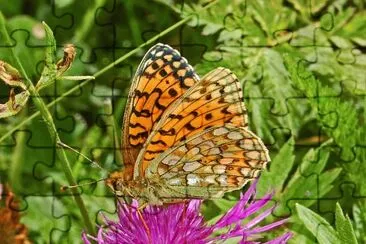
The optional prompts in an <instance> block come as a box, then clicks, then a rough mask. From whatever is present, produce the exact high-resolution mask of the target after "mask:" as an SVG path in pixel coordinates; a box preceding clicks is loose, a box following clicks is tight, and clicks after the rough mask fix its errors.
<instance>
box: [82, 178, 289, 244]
mask: <svg viewBox="0 0 366 244" xmlns="http://www.w3.org/2000/svg"><path fill="white" fill-rule="evenodd" d="M255 187H256V181H255V182H254V183H253V184H252V185H251V186H250V188H249V189H248V191H247V192H246V193H245V194H242V195H241V197H240V200H239V202H238V203H237V204H236V205H235V206H234V207H232V208H231V209H230V210H229V211H228V212H227V213H226V214H225V215H224V216H222V217H221V218H220V219H219V220H218V221H217V222H216V223H215V224H213V225H208V224H207V223H205V221H204V218H203V216H202V215H201V214H200V212H199V210H200V206H201V203H202V201H201V200H191V201H189V202H186V203H177V204H171V205H167V206H148V207H146V208H144V209H143V210H141V211H138V210H137V207H138V204H137V201H133V203H132V205H127V204H124V203H120V204H119V206H118V217H119V221H118V222H114V221H112V220H109V219H107V218H105V222H106V225H107V228H102V227H100V228H99V231H98V234H97V236H96V237H93V236H90V235H88V234H85V233H83V241H84V243H87V244H89V243H91V242H90V240H95V241H97V242H98V243H100V244H110V243H134V244H140V243H159V244H165V243H166V244H172V243H189V244H196V243H197V244H198V243H216V242H222V241H225V240H228V239H231V238H235V237H236V238H238V239H239V240H240V239H241V241H240V243H243V244H244V243H245V244H255V243H261V242H258V239H259V238H260V237H261V236H260V234H261V233H263V232H267V231H269V230H272V229H274V228H276V227H278V226H280V225H282V224H283V223H285V222H286V221H287V219H282V220H279V221H276V222H273V223H271V224H268V225H264V226H257V225H258V223H259V222H261V221H262V220H263V219H264V218H266V217H267V216H268V215H270V214H271V213H272V211H273V209H274V207H275V206H273V207H270V208H268V209H266V210H264V211H263V212H262V213H260V214H257V215H256V216H253V215H254V214H255V213H257V212H258V211H259V210H262V209H263V208H264V207H265V206H266V205H267V203H269V201H270V200H271V198H272V196H273V193H269V194H267V195H265V196H264V197H263V198H262V199H258V200H255V193H256V191H255ZM247 218H250V220H248V221H246V223H244V221H243V220H246V219H247ZM291 236H292V234H291V233H290V232H287V233H285V234H283V235H281V236H279V237H277V238H275V239H273V240H271V241H269V242H266V243H268V244H280V243H287V241H288V240H289V239H290V238H291Z"/></svg>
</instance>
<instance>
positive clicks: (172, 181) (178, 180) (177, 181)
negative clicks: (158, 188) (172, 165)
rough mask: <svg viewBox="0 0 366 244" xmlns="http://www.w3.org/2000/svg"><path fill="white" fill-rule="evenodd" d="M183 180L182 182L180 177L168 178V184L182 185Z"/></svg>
mask: <svg viewBox="0 0 366 244" xmlns="http://www.w3.org/2000/svg"><path fill="white" fill-rule="evenodd" d="M181 182H182V180H181V179H179V178H173V179H170V180H168V184H169V185H172V186H179V185H182V184H181Z"/></svg>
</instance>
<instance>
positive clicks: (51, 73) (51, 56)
mask: <svg viewBox="0 0 366 244" xmlns="http://www.w3.org/2000/svg"><path fill="white" fill-rule="evenodd" d="M42 24H43V26H44V30H45V32H46V37H47V38H46V39H47V47H46V54H45V62H46V63H45V66H44V68H43V71H42V75H41V78H40V79H39V81H38V83H37V85H36V89H37V90H38V91H39V90H41V89H43V88H45V87H47V86H49V85H51V84H53V83H54V82H55V81H56V72H57V68H56V40H55V37H54V36H53V32H52V30H51V28H50V27H49V26H48V25H47V24H46V23H45V22H42Z"/></svg>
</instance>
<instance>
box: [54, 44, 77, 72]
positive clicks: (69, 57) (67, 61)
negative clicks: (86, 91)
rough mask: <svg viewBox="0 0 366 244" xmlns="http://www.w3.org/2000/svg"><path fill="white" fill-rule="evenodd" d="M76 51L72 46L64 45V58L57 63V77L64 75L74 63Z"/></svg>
mask: <svg viewBox="0 0 366 244" xmlns="http://www.w3.org/2000/svg"><path fill="white" fill-rule="evenodd" d="M75 55H76V50H75V47H74V45H73V44H66V45H65V47H64V57H63V58H62V59H61V60H60V61H58V62H57V64H56V67H57V75H58V76H60V75H62V74H63V73H65V72H66V71H67V70H68V69H69V68H70V67H71V64H72V62H74V59H75Z"/></svg>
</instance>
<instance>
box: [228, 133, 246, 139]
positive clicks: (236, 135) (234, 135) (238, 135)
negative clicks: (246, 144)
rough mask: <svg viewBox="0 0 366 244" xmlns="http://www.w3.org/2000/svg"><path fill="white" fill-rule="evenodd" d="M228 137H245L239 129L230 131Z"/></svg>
mask: <svg viewBox="0 0 366 244" xmlns="http://www.w3.org/2000/svg"><path fill="white" fill-rule="evenodd" d="M227 137H228V138H229V139H231V140H240V139H243V135H242V134H240V133H239V132H237V131H232V132H230V133H229V134H228V135H227Z"/></svg>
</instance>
